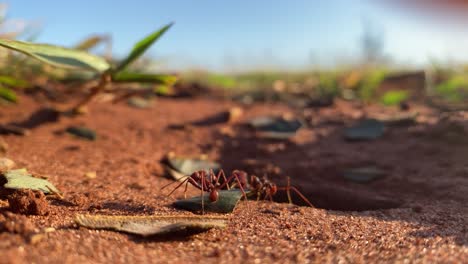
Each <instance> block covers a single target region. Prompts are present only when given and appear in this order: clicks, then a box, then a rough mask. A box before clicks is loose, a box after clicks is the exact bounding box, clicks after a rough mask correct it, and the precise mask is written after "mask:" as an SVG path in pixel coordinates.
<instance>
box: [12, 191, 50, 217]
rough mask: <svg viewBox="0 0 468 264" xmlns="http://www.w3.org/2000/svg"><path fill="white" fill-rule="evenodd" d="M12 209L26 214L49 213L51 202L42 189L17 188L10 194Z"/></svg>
mask: <svg viewBox="0 0 468 264" xmlns="http://www.w3.org/2000/svg"><path fill="white" fill-rule="evenodd" d="M8 203H9V204H10V210H11V211H12V212H13V213H17V214H25V215H47V214H48V213H49V203H48V202H47V200H46V197H45V195H44V193H42V192H41V191H32V190H29V189H26V190H17V191H15V192H14V193H13V194H11V195H10V196H8Z"/></svg>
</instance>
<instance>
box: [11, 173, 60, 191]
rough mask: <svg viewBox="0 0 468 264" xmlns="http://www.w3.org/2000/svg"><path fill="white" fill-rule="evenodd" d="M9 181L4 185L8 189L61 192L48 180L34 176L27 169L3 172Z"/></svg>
mask: <svg viewBox="0 0 468 264" xmlns="http://www.w3.org/2000/svg"><path fill="white" fill-rule="evenodd" d="M3 176H4V177H5V178H6V180H7V183H5V185H4V186H3V187H5V188H8V189H16V190H18V189H31V190H37V191H41V192H43V193H45V194H49V193H60V191H59V190H58V189H57V188H56V187H55V186H54V185H53V184H52V183H50V182H49V181H48V180H44V179H40V178H35V177H33V176H32V175H31V174H30V173H29V172H28V171H27V170H26V169H17V170H10V171H7V172H5V173H4V174H3Z"/></svg>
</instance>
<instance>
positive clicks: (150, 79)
mask: <svg viewBox="0 0 468 264" xmlns="http://www.w3.org/2000/svg"><path fill="white" fill-rule="evenodd" d="M112 81H114V82H137V83H154V84H163V85H169V86H170V85H173V84H174V83H175V82H176V81H177V77H176V76H174V75H168V74H145V73H132V72H119V73H116V74H114V75H112Z"/></svg>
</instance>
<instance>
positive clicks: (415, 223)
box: [0, 97, 468, 263]
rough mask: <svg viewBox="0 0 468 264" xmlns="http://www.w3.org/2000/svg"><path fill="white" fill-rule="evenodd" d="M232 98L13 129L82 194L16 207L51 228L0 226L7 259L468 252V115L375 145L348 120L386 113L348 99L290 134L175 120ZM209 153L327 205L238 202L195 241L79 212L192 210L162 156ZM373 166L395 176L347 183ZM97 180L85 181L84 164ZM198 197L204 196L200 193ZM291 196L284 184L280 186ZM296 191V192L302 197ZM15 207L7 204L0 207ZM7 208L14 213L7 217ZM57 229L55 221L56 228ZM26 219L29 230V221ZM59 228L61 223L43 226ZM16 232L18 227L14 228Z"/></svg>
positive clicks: (337, 257)
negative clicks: (34, 207)
mask: <svg viewBox="0 0 468 264" xmlns="http://www.w3.org/2000/svg"><path fill="white" fill-rule="evenodd" d="M232 106H235V104H234V103H232V102H224V101H213V100H210V99H178V100H173V99H172V100H171V99H160V100H158V101H157V102H156V103H155V105H154V107H153V108H151V109H144V110H143V109H135V108H130V107H128V106H127V105H126V104H123V103H122V104H118V105H111V104H109V103H94V104H92V106H91V109H90V110H91V114H89V115H85V116H80V117H77V118H67V117H62V118H61V119H60V120H59V122H53V123H46V124H43V125H40V126H37V127H35V128H33V129H32V130H31V134H30V135H29V136H24V137H22V136H15V135H8V136H4V137H3V138H4V139H5V141H6V142H7V143H8V145H9V149H8V152H7V156H8V157H9V158H11V159H13V160H14V161H16V163H17V164H18V167H27V168H28V169H29V170H30V171H32V172H34V173H38V174H42V175H48V176H49V180H50V181H51V182H53V183H54V184H55V185H56V186H57V187H59V188H60V189H61V191H63V192H64V194H65V199H67V200H69V201H72V202H73V203H75V204H73V203H71V202H60V201H56V200H53V199H52V200H49V203H50V208H49V214H48V215H46V216H24V217H22V216H19V215H7V216H6V217H3V219H1V221H3V223H6V222H8V221H16V222H17V223H20V224H21V223H23V224H24V222H25V221H30V222H31V226H29V227H28V228H32V229H34V230H35V231H37V232H39V233H43V235H41V236H36V237H35V238H34V239H32V240H31V238H29V237H28V236H26V235H24V234H23V233H24V232H23V231H22V228H21V227H19V228H16V229H15V228H13V229H12V228H10V229H8V228H7V229H6V230H4V232H2V233H0V251H1V252H2V258H1V260H0V262H13V263H30V262H36V263H37V262H42V263H44V262H47V263H92V262H99V263H114V262H115V263H123V262H127V263H134V262H161V263H198V262H200V261H203V262H204V263H220V262H221V263H223V262H225V263H240V262H242V263H271V262H278V263H288V262H300V263H306V262H319V263H323V262H340V261H341V263H346V262H361V263H369V262H406V261H410V262H442V263H457V262H458V263H460V262H462V261H463V260H465V261H466V259H468V233H467V232H468V227H467V224H468V207H467V204H468V195H467V194H468V161H467V159H466V157H467V154H468V139H467V137H466V132H465V131H468V130H466V129H465V127H466V126H467V125H468V124H467V123H466V121H465V120H466V116H464V115H463V114H453V115H451V116H450V117H448V118H441V117H440V116H439V115H438V114H437V113H435V112H434V111H432V110H429V109H424V108H420V109H417V108H416V109H415V108H414V107H413V108H412V110H417V111H419V112H420V113H421V115H420V117H419V119H418V124H417V125H413V126H404V127H395V128H390V129H388V130H387V131H386V133H385V135H384V136H383V137H382V138H380V139H377V140H375V141H372V142H354V143H350V142H345V141H344V140H343V135H342V129H343V128H344V127H345V126H347V125H349V124H352V123H353V122H354V120H356V119H357V118H360V117H362V116H363V115H364V114H365V113H366V112H367V113H372V114H378V113H380V112H381V109H380V108H378V107H368V108H365V109H362V108H359V107H353V106H352V105H351V104H349V103H343V102H338V103H337V104H335V106H333V107H330V108H322V109H321V110H309V111H307V112H306V113H302V114H303V115H304V116H305V117H306V119H307V120H309V127H308V128H305V129H303V130H301V131H300V132H299V133H298V135H296V137H294V138H293V139H292V140H291V141H289V142H272V141H267V140H262V139H256V140H255V139H254V135H253V134H252V132H251V131H249V130H247V129H245V128H244V127H242V126H240V125H236V126H228V125H226V124H214V125H207V126H200V127H192V128H191V127H188V128H185V129H171V128H169V127H171V126H173V125H174V124H182V123H190V122H193V121H198V120H202V119H204V118H207V117H209V116H211V115H213V114H217V113H220V112H222V111H225V110H227V109H229V108H230V107H232ZM39 108H40V105H39V104H38V103H36V102H35V101H34V100H33V99H31V98H27V97H24V98H22V101H21V103H20V104H19V105H18V106H13V107H6V108H2V111H1V114H0V122H1V123H8V122H21V121H22V120H27V119H28V117H29V116H30V115H31V114H32V113H33V112H34V111H36V110H38V109H39ZM244 112H245V114H244V116H243V117H242V120H248V119H249V118H251V117H255V116H259V115H262V114H266V113H273V114H283V113H297V111H296V110H293V109H289V108H288V107H286V106H284V105H280V104H275V105H273V104H255V105H253V106H250V107H244ZM69 125H86V126H88V127H90V128H92V129H95V130H96V131H97V133H98V139H97V140H96V141H95V142H90V141H85V140H80V139H77V138H74V137H72V136H70V135H68V134H65V133H62V132H63V130H64V129H65V128H66V127H67V126H69ZM171 151H173V152H175V153H176V154H179V155H185V156H197V155H199V154H206V155H207V156H208V158H210V159H213V160H217V161H219V162H220V163H221V164H222V165H223V167H224V168H225V169H226V170H228V171H230V170H232V169H245V170H247V171H248V172H251V173H252V172H255V173H257V174H261V173H269V175H271V176H270V178H272V179H273V180H275V181H276V182H277V183H278V184H280V185H281V184H284V183H285V179H286V178H285V177H286V176H290V177H291V180H292V184H293V185H295V186H297V187H298V188H300V189H301V190H302V192H303V193H304V194H305V195H306V196H307V197H308V198H309V199H310V200H311V201H312V203H313V204H314V205H316V206H317V207H320V208H322V209H318V208H310V207H298V206H289V205H288V204H279V203H270V202H263V201H261V202H255V201H249V202H244V201H242V202H240V204H239V205H238V207H237V208H236V209H235V211H234V212H233V213H232V214H231V215H230V221H229V224H228V227H227V228H226V229H224V230H215V229H213V230H210V231H209V232H206V233H202V234H198V235H195V236H193V237H189V238H184V237H174V238H170V237H164V238H153V239H141V238H138V237H136V236H131V235H126V234H122V233H116V232H112V231H96V230H89V229H85V228H78V227H77V226H76V225H75V224H74V222H73V217H74V215H75V214H77V213H91V214H98V213H99V214H115V215H122V214H131V215H149V214H160V215H163V214H169V213H171V214H174V213H182V214H190V213H187V212H181V211H178V210H176V209H173V208H172V207H171V206H170V204H171V202H173V201H174V200H175V198H176V197H178V196H181V195H182V192H183V191H182V190H180V191H178V192H176V194H175V195H174V196H173V197H166V196H165V193H167V191H161V190H160V188H161V186H163V185H165V184H167V183H169V182H171V180H170V179H168V178H166V177H164V170H163V168H162V166H161V165H160V163H159V160H160V159H161V158H162V157H163V156H164V155H165V154H166V153H168V152H171ZM367 164H374V165H377V166H379V167H381V168H383V169H384V170H385V171H386V172H387V175H386V176H385V177H383V178H381V179H378V180H376V181H374V182H371V183H367V184H358V183H353V182H349V181H346V180H345V179H343V177H342V175H341V172H342V171H343V170H344V169H347V168H351V167H356V166H361V165H367ZM92 171H96V172H97V177H96V178H94V179H90V178H87V177H85V176H84V175H85V173H87V172H92ZM190 192H191V194H198V192H197V191H196V190H190ZM277 198H278V199H279V200H284V199H285V198H284V194H279V195H278V197H277ZM297 201H299V200H297ZM2 210H3V211H4V212H5V211H7V210H8V203H6V202H3V203H2ZM5 218H6V219H5ZM50 227H53V228H54V229H50ZM23 229H24V228H23ZM46 231H51V232H46ZM14 232H17V233H19V234H17V233H14Z"/></svg>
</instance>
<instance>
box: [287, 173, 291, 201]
mask: <svg viewBox="0 0 468 264" xmlns="http://www.w3.org/2000/svg"><path fill="white" fill-rule="evenodd" d="M286 195H287V196H288V202H289V204H292V199H291V178H290V177H289V176H288V186H287V187H286Z"/></svg>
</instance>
